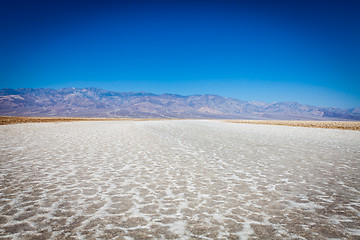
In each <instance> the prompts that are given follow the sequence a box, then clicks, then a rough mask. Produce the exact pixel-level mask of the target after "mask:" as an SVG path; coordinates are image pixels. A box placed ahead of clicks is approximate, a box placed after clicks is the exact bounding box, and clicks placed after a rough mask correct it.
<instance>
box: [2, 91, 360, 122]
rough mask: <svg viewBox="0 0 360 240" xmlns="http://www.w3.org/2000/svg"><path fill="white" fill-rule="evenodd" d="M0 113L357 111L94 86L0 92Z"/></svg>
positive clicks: (232, 115)
mask: <svg viewBox="0 0 360 240" xmlns="http://www.w3.org/2000/svg"><path fill="white" fill-rule="evenodd" d="M0 115H2V116H37V117H39V116H43V117H121V118H128V117H131V118H200V119H201V118H228V119H236V118H237V119H285V120H360V109H359V108H352V109H338V108H326V107H316V106H310V105H303V104H300V103H296V102H279V103H263V102H246V101H241V100H238V99H234V98H227V97H222V96H218V95H211V94H205V95H191V96H181V95H177V94H168V93H166V94H160V95H157V94H153V93H147V92H116V91H108V90H103V89H98V88H63V89H47V88H19V89H9V88H5V89H1V90H0Z"/></svg>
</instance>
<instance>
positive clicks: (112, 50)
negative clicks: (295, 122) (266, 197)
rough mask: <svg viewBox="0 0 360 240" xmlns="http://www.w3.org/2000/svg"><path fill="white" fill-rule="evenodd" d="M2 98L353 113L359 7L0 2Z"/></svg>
mask: <svg viewBox="0 0 360 240" xmlns="http://www.w3.org/2000/svg"><path fill="white" fill-rule="evenodd" d="M0 31H1V32H0V35H1V37H0V88H23V87H32V88H39V87H43V88H63V87H99V88H103V89H108V90H116V91H145V92H152V93H177V94H182V95H190V94H204V93H209V94H218V95H222V96H227V97H234V98H238V99H241V100H247V101H251V100H257V101H264V102H275V101H276V102H281V101H297V102H300V103H305V104H311V105H321V106H335V107H343V108H351V107H360V1H356V0H354V1H346V0H345V1H340V0H339V1H325V0H324V1H322V0H321V1H320V0H313V1H308V0H304V1H289V0H287V1H279V0H274V1H265V0H263V1H260V0H255V1H106V0H103V1H100V0H99V1H94V0H88V1H85V0H84V1H76V0H73V1H67V0H51V1H36V0H34V1H30V0H27V1H26V0H23V1H19V0H0Z"/></svg>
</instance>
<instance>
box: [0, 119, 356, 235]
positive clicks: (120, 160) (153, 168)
mask: <svg viewBox="0 0 360 240" xmlns="http://www.w3.org/2000/svg"><path fill="white" fill-rule="evenodd" d="M359 146H360V132H358V131H344V130H333V129H314V128H298V127H287V126H271V125H250V124H234V123H224V122H218V121H207V120H196V121H195V120H193V121H191V120H176V121H174V120H172V121H136V122H133V121H121V122H70V123H40V124H37V123H30V124H17V125H5V126H0V150H1V151H0V237H4V238H6V237H8V238H9V239H33V238H36V239H95V238H96V239H116V238H117V239H194V238H197V239H358V238H360V147H359Z"/></svg>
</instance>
